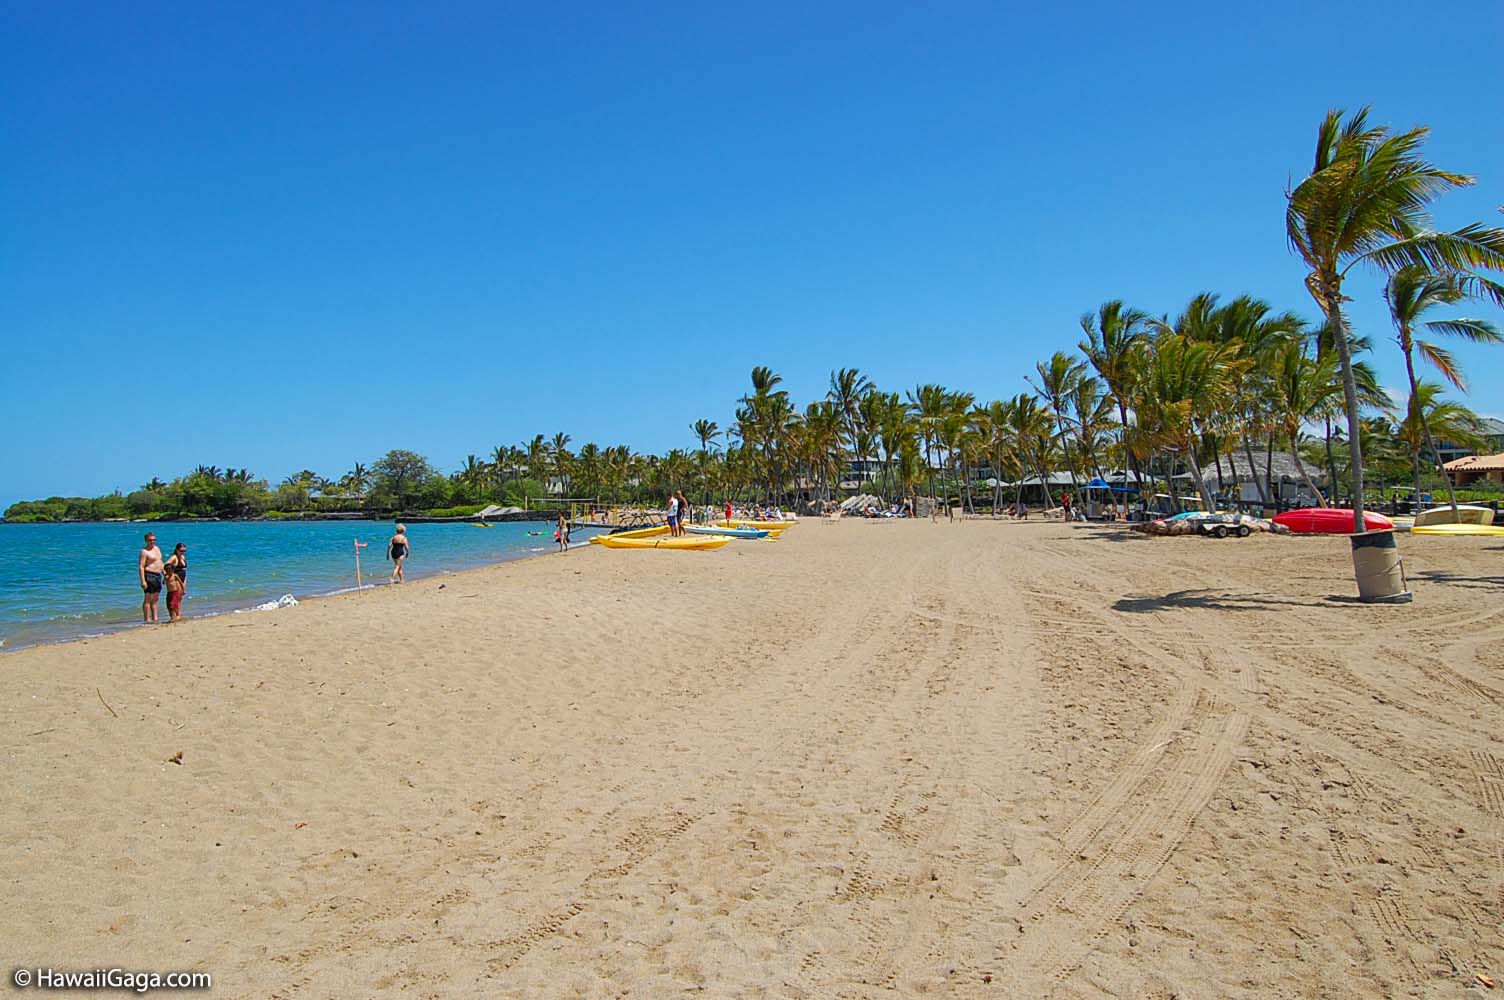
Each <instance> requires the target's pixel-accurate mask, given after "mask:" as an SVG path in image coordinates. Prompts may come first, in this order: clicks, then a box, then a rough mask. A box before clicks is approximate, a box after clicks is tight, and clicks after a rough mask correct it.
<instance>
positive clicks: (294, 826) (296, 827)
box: [292, 822, 308, 830]
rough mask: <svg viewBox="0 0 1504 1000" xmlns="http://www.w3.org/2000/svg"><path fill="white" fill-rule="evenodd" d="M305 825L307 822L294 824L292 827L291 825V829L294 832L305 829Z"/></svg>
mask: <svg viewBox="0 0 1504 1000" xmlns="http://www.w3.org/2000/svg"><path fill="white" fill-rule="evenodd" d="M307 825H308V823H307V822H303V823H294V824H293V825H292V828H293V829H294V830H301V829H303V827H305V826H307Z"/></svg>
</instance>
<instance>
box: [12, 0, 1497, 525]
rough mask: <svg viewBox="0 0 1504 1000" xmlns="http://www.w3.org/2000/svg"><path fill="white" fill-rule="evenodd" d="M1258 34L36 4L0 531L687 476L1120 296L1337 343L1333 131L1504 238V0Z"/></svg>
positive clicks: (1321, 8) (1186, 10)
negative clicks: (524, 450) (1224, 311)
mask: <svg viewBox="0 0 1504 1000" xmlns="http://www.w3.org/2000/svg"><path fill="white" fill-rule="evenodd" d="M1225 6H1226V5H1221V4H1205V3H1184V4H1175V3H1161V4H1148V5H1145V4H1135V5H1127V4H1107V3H1102V4H1093V3H1068V4H1031V5H1027V6H1019V7H1014V6H1013V5H1009V4H1001V3H988V4H966V3H951V4H943V5H917V4H908V3H891V4H886V3H863V4H835V3H832V4H821V5H813V4H777V3H768V4H755V5H742V7H741V8H731V7H727V6H726V5H707V4H682V5H680V4H671V3H655V4H626V5H623V4H609V5H608V4H599V5H593V4H577V5H553V4H537V5H522V4H502V3H490V2H487V3H473V4H472V3H464V2H454V3H446V4H439V5H420V4H401V5H396V4H393V5H384V4H378V3H374V2H362V3H349V4H340V3H320V4H254V5H253V4H238V5H224V4H212V3H211V4H206V5H191V4H182V5H171V6H170V5H166V4H160V3H151V2H144V3H143V2H133V3H119V4H105V3H88V4H78V3H66V2H60V3H48V4H36V3H27V2H23V0H0V101H3V105H0V106H3V107H4V109H5V113H4V119H3V125H0V163H4V169H3V170H0V259H3V260H4V265H3V266H0V337H3V338H4V345H5V346H4V365H3V369H0V390H3V392H4V397H5V399H6V403H7V408H8V410H9V412H10V414H11V427H12V428H13V431H16V430H18V431H19V433H14V432H13V433H12V434H11V435H10V447H9V450H10V460H9V461H8V462H7V463H6V472H5V473H4V475H3V476H0V505H3V504H5V503H8V502H10V501H11V500H15V499H18V498H22V497H34V496H46V495H50V494H95V493H100V492H107V491H108V490H110V489H113V488H117V487H119V488H122V489H127V490H128V489H131V488H133V487H135V486H136V485H137V484H139V483H141V482H142V481H144V480H146V479H148V478H150V477H151V476H152V475H159V476H162V477H163V478H168V477H170V476H173V475H177V474H180V473H182V472H184V471H186V470H187V469H190V468H191V467H192V466H193V465H195V464H197V463H199V462H203V463H209V464H215V465H220V466H225V465H233V466H248V467H249V468H251V469H252V471H254V472H256V473H257V474H259V475H262V476H267V477H269V478H271V479H272V480H273V481H276V480H277V479H280V478H281V477H282V476H284V475H286V474H288V473H290V472H292V471H295V470H297V469H299V468H303V467H305V466H306V467H310V468H313V469H315V470H317V471H319V472H321V473H324V474H326V475H331V476H334V475H338V474H339V473H341V472H343V471H344V470H347V469H348V468H349V467H350V466H351V464H352V463H353V462H355V461H365V462H369V461H371V460H372V459H374V458H376V457H379V456H380V455H381V454H382V453H383V452H384V451H386V450H387V449H388V448H393V447H405V448H412V449H415V450H418V451H421V452H423V453H425V454H427V455H428V456H429V457H430V458H431V459H432V460H433V461H434V462H435V463H436V464H438V465H439V466H440V467H442V468H445V469H452V468H454V467H455V466H456V465H457V464H459V463H460V462H461V461H462V459H463V457H464V455H465V454H466V453H468V452H476V453H480V454H484V453H485V452H487V451H488V450H489V449H490V448H492V447H494V446H495V445H498V444H515V443H518V442H520V441H522V440H523V439H524V438H527V437H530V436H531V435H532V434H534V433H538V432H541V433H546V434H552V433H553V432H555V431H560V430H562V431H565V432H567V433H569V434H570V435H572V437H573V439H574V444H575V445H576V446H578V445H579V444H580V443H583V442H585V441H587V440H594V441H597V442H599V443H601V444H603V445H604V444H612V443H626V444H630V445H632V446H634V447H636V448H638V449H640V450H662V449H666V448H670V447H675V446H680V447H688V446H689V445H691V444H692V438H691V436H690V434H689V431H688V425H689V424H690V422H691V421H693V420H695V419H696V418H698V417H709V418H711V419H715V420H717V421H719V422H720V423H721V424H722V425H723V426H724V425H725V424H726V423H728V422H729V418H730V414H731V410H732V408H733V401H734V400H735V398H736V397H737V396H739V395H741V394H742V392H743V391H744V390H745V387H746V385H747V381H748V372H749V371H750V369H751V368H752V367H753V366H754V365H758V364H766V365H770V366H772V367H773V368H774V369H775V370H777V371H779V372H780V373H782V374H783V375H784V377H785V384H786V385H787V387H788V388H789V389H790V390H791V391H792V392H793V393H794V395H795V397H796V398H798V399H799V400H801V402H802V401H803V400H805V399H808V398H810V397H813V396H816V395H818V394H820V393H822V392H823V391H824V388H825V385H826V381H827V379H828V376H829V373H830V370H831V369H832V368H836V367H841V366H851V365H854V366H857V367H859V368H861V369H862V370H863V371H864V372H866V373H868V374H869V375H871V376H872V377H873V378H874V379H875V380H876V381H877V382H878V383H879V385H881V386H883V387H885V388H906V387H911V386H913V385H914V384H916V383H918V382H941V383H944V384H946V385H949V386H952V387H955V388H964V389H966V390H968V391H971V392H974V393H976V394H977V395H978V396H980V397H983V398H994V397H1002V396H1006V395H1011V394H1013V393H1016V392H1019V391H1022V390H1024V389H1025V388H1026V386H1025V384H1024V383H1023V381H1022V376H1023V374H1024V373H1026V372H1029V371H1032V368H1033V363H1034V362H1035V361H1036V360H1038V359H1040V358H1042V357H1046V356H1048V355H1049V354H1050V353H1051V352H1053V351H1055V350H1057V349H1060V348H1068V347H1071V346H1072V345H1074V343H1075V342H1076V340H1077V339H1078V337H1079V329H1078V327H1077V317H1078V316H1079V315H1080V314H1081V313H1082V312H1083V311H1086V310H1089V309H1092V308H1094V307H1095V306H1096V305H1097V304H1098V303H1100V302H1101V301H1103V300H1104V299H1108V298H1115V297H1121V298H1123V299H1126V300H1127V301H1128V302H1130V303H1131V304H1133V305H1136V306H1138V307H1140V308H1144V309H1147V310H1150V311H1152V312H1155V313H1162V312H1174V311H1176V310H1178V309H1179V308H1180V306H1182V305H1183V304H1184V302H1185V301H1186V300H1187V299H1188V298H1190V297H1191V295H1193V294H1194V293H1196V292H1198V291H1201V290H1203V289H1208V290H1213V291H1217V292H1221V293H1223V294H1224V295H1225V296H1227V297H1231V296H1234V295H1237V294H1239V293H1242V292H1249V293H1252V294H1255V295H1258V296H1261V297H1263V298H1266V299H1268V300H1270V301H1271V302H1272V303H1274V304H1275V305H1276V306H1278V307H1280V308H1294V309H1297V310H1299V311H1301V312H1303V313H1305V314H1308V315H1314V314H1315V313H1314V309H1313V307H1312V305H1311V303H1310V301H1309V299H1308V297H1307V296H1306V294H1305V291H1304V289H1303V287H1302V285H1301V278H1302V271H1301V268H1300V267H1299V265H1298V264H1297V263H1296V262H1295V260H1294V259H1293V258H1292V257H1291V256H1290V254H1289V252H1288V250H1287V248H1286V245H1285V241H1284V232H1283V210H1284V190H1285V187H1286V185H1287V183H1288V182H1289V180H1290V179H1291V178H1292V177H1294V178H1296V179H1298V178H1299V176H1301V174H1302V171H1303V168H1306V167H1307V165H1308V162H1309V159H1310V156H1311V146H1312V141H1313V137H1314V133H1315V128H1316V124H1317V122H1318V121H1319V119H1320V117H1321V115H1322V114H1323V112H1325V110H1326V109H1327V108H1329V107H1333V106H1337V107H1350V108H1351V107H1357V106H1359V105H1362V104H1372V105H1373V106H1374V116H1375V118H1376V119H1378V120H1380V121H1384V122H1389V123H1393V124H1395V125H1397V126H1408V125H1411V124H1417V123H1424V124H1427V125H1430V126H1431V127H1432V129H1433V138H1432V141H1431V143H1430V145H1429V147H1428V151H1429V153H1430V155H1431V157H1432V158H1433V159H1434V160H1435V161H1437V162H1438V163H1440V164H1442V165H1443V166H1446V167H1448V168H1451V169H1456V170H1461V171H1465V172H1469V173H1473V174H1476V175H1477V176H1478V182H1479V183H1478V185H1477V187H1475V188H1473V189H1470V190H1467V191H1463V192H1459V193H1456V194H1453V195H1450V196H1448V197H1447V198H1446V199H1445V200H1443V202H1442V203H1441V204H1440V205H1439V208H1438V212H1437V218H1438V222H1439V224H1441V225H1443V226H1455V225H1460V224H1463V223H1466V222H1471V221H1478V220H1486V221H1488V222H1490V223H1501V224H1504V217H1501V216H1499V215H1498V214H1497V206H1500V205H1504V131H1501V128H1500V124H1499V123H1500V121H1501V111H1504V106H1501V105H1504V97H1501V95H1504V62H1501V61H1500V60H1499V59H1498V43H1499V40H1500V38H1501V37H1504V4H1500V3H1498V2H1497V0H1482V2H1464V3H1461V4H1457V5H1452V6H1450V7H1448V8H1447V9H1446V11H1445V13H1444V15H1443V14H1442V13H1439V12H1433V11H1430V10H1428V9H1426V8H1417V7H1416V6H1415V5H1413V4H1402V3H1398V2H1387V0H1386V2H1377V3H1375V2H1369V3H1364V4H1361V5H1357V4H1347V5H1343V4H1320V5H1312V4H1308V3H1283V2H1271V3H1264V4H1260V5H1238V6H1243V7H1246V9H1244V10H1241V11H1238V12H1237V13H1233V12H1231V10H1229V11H1228V12H1226V13H1223V12H1221V9H1222V8H1224V7H1225ZM1378 289H1379V283H1378V281H1377V280H1375V279H1372V278H1368V277H1365V278H1362V279H1360V280H1359V281H1357V282H1355V283H1353V284H1352V286H1351V293H1352V294H1353V296H1354V297H1355V299H1356V301H1355V302H1354V303H1353V305H1352V317H1353V320H1354V322H1355V324H1356V326H1357V327H1358V328H1359V330H1360V331H1361V332H1364V333H1370V334H1372V335H1373V336H1374V337H1375V339H1376V340H1377V341H1379V353H1378V358H1377V360H1378V364H1379V367H1380V370H1381V373H1382V375H1383V377H1384V381H1385V383H1386V384H1387V385H1399V384H1402V375H1401V368H1400V366H1399V364H1398V359H1397V357H1396V356H1395V355H1396V351H1395V350H1394V348H1393V346H1392V344H1391V343H1390V342H1389V341H1388V340H1387V339H1385V338H1387V336H1388V335H1389V324H1388V318H1387V314H1386V312H1385V311H1384V309H1383V306H1382V303H1381V302H1380V301H1379V299H1378ZM1472 311H1473V312H1477V313H1481V314H1485V315H1488V316H1489V317H1490V318H1492V319H1494V320H1495V321H1501V320H1504V317H1501V316H1500V315H1499V314H1498V312H1497V310H1490V309H1488V308H1487V307H1483V306H1479V307H1476V308H1475V309H1473V310H1472ZM1457 353H1458V355H1459V357H1461V358H1462V359H1463V361H1464V363H1465V364H1466V366H1467V368H1468V370H1469V371H1470V372H1471V373H1472V381H1473V396H1472V403H1473V405H1474V407H1475V408H1476V409H1478V410H1479V411H1481V412H1484V413H1490V414H1496V415H1504V377H1501V376H1504V348H1500V349H1494V350H1492V351H1490V350H1488V349H1470V348H1467V347H1460V348H1458V351H1457Z"/></svg>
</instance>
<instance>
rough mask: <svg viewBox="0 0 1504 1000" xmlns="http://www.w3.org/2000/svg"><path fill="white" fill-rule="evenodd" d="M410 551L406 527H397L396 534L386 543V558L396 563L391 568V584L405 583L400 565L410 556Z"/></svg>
mask: <svg viewBox="0 0 1504 1000" xmlns="http://www.w3.org/2000/svg"><path fill="white" fill-rule="evenodd" d="M412 551H413V547H412V545H410V544H409V543H408V541H407V525H405V524H399V525H397V533H396V534H395V535H393V536H392V540H391V541H390V542H387V545H386V557H387V558H388V559H390V560H391V561H392V562H394V563H396V565H395V566H394V567H393V568H392V582H393V583H406V582H407V579H406V578H405V577H403V575H402V564H403V563H405V562H406V561H407V557H408V556H409V555H411V554H412Z"/></svg>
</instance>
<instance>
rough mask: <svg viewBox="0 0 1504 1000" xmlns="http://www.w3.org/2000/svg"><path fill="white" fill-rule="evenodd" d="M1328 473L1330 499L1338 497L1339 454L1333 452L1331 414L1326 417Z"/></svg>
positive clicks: (1327, 484)
mask: <svg viewBox="0 0 1504 1000" xmlns="http://www.w3.org/2000/svg"><path fill="white" fill-rule="evenodd" d="M1326 474H1327V477H1328V478H1327V481H1326V489H1327V493H1328V494H1330V497H1329V499H1336V496H1337V456H1336V455H1334V454H1333V453H1332V418H1331V416H1330V415H1328V416H1327V417H1326ZM1321 506H1323V507H1329V506H1331V504H1329V503H1322V505H1321Z"/></svg>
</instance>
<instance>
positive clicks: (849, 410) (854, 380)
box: [825, 368, 874, 459]
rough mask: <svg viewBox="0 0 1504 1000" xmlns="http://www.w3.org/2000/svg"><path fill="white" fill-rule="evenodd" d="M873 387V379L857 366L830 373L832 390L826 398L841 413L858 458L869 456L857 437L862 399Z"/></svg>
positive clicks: (850, 444) (846, 432)
mask: <svg viewBox="0 0 1504 1000" xmlns="http://www.w3.org/2000/svg"><path fill="white" fill-rule="evenodd" d="M873 389H874V386H873V385H872V380H871V379H869V378H867V376H865V375H863V374H862V373H861V372H859V371H858V370H857V369H855V368H842V369H840V370H839V371H833V372H831V373H830V391H829V392H828V393H827V394H826V397H825V398H826V399H828V400H830V402H831V404H832V405H834V406H835V408H836V412H837V413H838V414H840V417H841V425H842V428H841V429H842V432H843V433H844V434H845V436H846V443H847V445H848V446H849V447H850V448H851V455H852V457H853V458H856V459H863V458H866V457H867V456H866V455H864V454H862V453H861V450H860V449H859V448H858V447H857V437H858V435H859V429H860V427H861V422H860V420H861V405H862V399H863V398H864V397H865V396H867V395H868V394H869V393H871V392H872V390H873Z"/></svg>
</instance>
